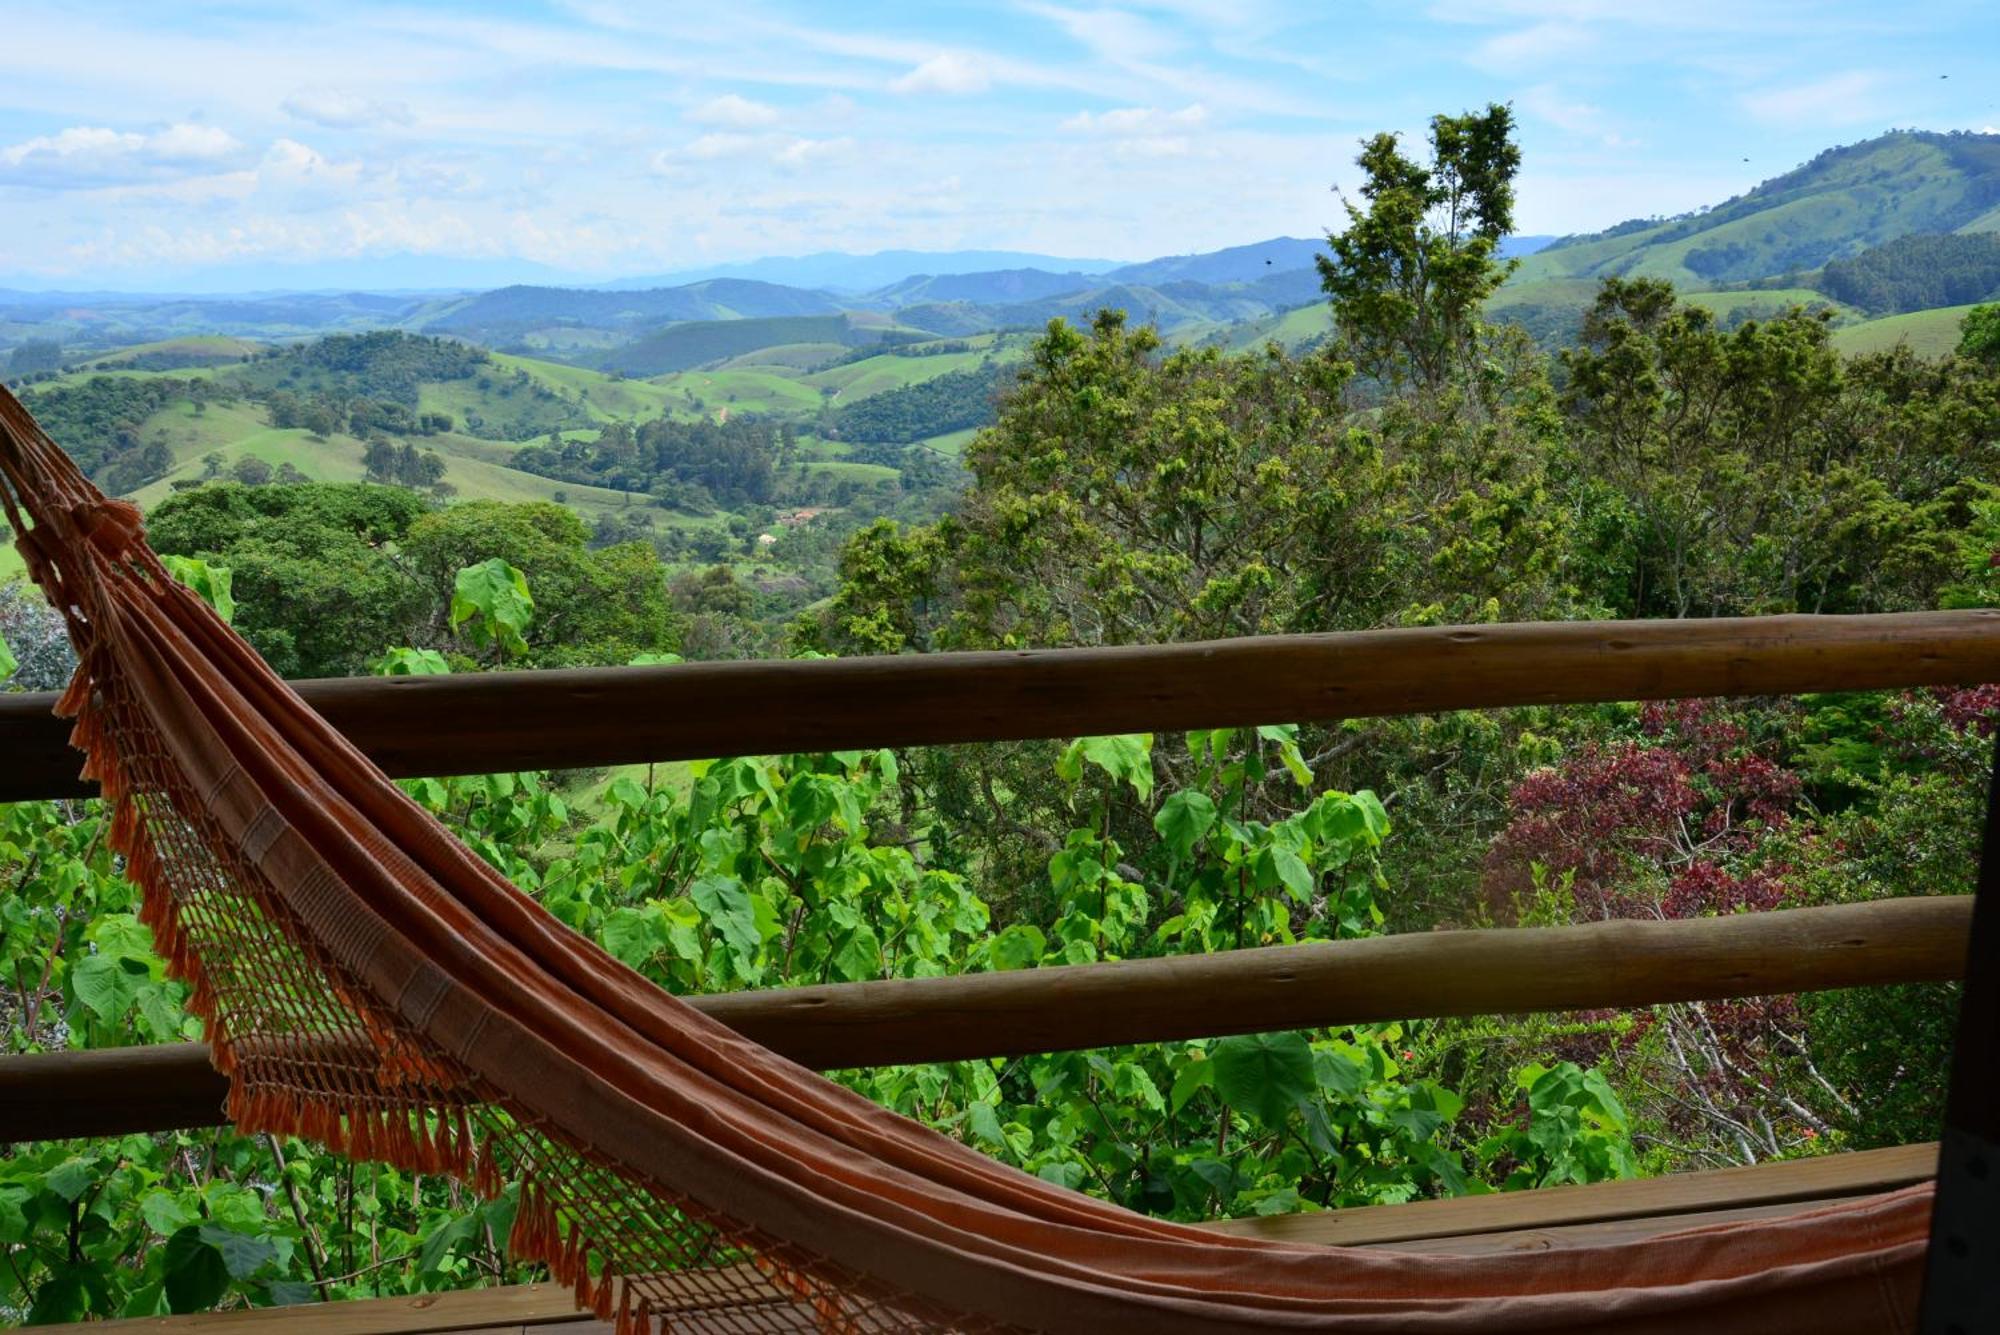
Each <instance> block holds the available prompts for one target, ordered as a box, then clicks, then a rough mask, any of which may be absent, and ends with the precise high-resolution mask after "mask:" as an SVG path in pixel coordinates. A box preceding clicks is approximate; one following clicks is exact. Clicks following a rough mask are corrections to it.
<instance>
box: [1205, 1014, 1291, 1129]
mask: <svg viewBox="0 0 2000 1335" xmlns="http://www.w3.org/2000/svg"><path fill="white" fill-rule="evenodd" d="M1209 1060H1210V1061H1212V1062H1214V1063H1215V1092H1216V1094H1217V1095H1218V1096H1219V1097H1220V1098H1221V1099H1222V1100H1223V1102H1225V1103H1227V1104H1229V1105H1231V1106H1232V1107H1235V1108H1238V1109H1241V1110H1242V1111H1244V1112H1246V1113H1249V1114H1250V1115H1251V1116H1253V1117H1255V1118H1256V1119H1257V1120H1258V1121H1260V1122H1262V1123H1263V1124H1264V1125H1265V1126H1269V1127H1276V1126H1281V1125H1283V1123H1284V1121H1285V1119H1286V1118H1287V1117H1289V1116H1291V1114H1292V1112H1293V1110H1294V1109H1296V1108H1297V1107H1298V1106H1299V1104H1300V1103H1302V1102H1303V1101H1305V1100H1306V1099H1308V1098H1310V1097H1312V1095H1313V1093H1314V1092H1315V1091H1316V1090H1317V1088H1318V1081H1317V1080H1315V1079H1314V1076H1313V1057H1312V1049H1311V1048H1310V1047H1309V1046H1307V1044H1306V1041H1305V1039H1303V1038H1301V1037H1300V1036H1299V1035H1297V1034H1246V1035H1243V1036H1241V1037H1238V1038H1225V1039H1223V1040H1222V1041H1221V1042H1220V1043H1217V1044H1216V1045H1215V1046H1214V1047H1213V1048H1212V1049H1210V1051H1209Z"/></svg>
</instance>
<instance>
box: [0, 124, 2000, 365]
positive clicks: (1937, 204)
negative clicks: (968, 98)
mask: <svg viewBox="0 0 2000 1335" xmlns="http://www.w3.org/2000/svg"><path fill="white" fill-rule="evenodd" d="M1941 233H1949V234H1959V235H1964V236H1975V237H1976V236H1980V235H1982V234H1987V233H1991V234H1994V235H1995V236H1996V237H1997V238H2000V134H1972V133H1948V134H1941V133H1932V132H1925V131H1915V130H1903V131H1894V132H1891V133H1889V134H1885V135H1881V136H1878V137H1876V138H1874V139H1870V140H1866V141H1864V142H1861V143H1858V144H1852V145H1847V146H1844V147H1840V148H1833V149H1829V150H1827V151H1826V152H1824V153H1821V154H1820V155H1819V156H1818V157H1816V158H1814V159H1813V160H1812V161H1810V162H1807V163H1805V164H1803V165H1801V166H1799V167H1798V168H1796V169H1794V170H1792V171H1789V172H1786V173H1784V174H1783V175H1781V176H1778V177H1774V178H1773V179H1771V180H1768V181H1766V182H1764V183H1763V184H1761V185H1759V186H1757V187H1756V188H1754V189H1752V190H1750V191H1748V192H1746V193H1744V194H1742V195H1740V196H1737V197H1735V198H1732V199H1728V200H1724V201H1722V202H1720V203H1718V204H1715V205H1713V206H1711V207H1708V208H1705V209H1701V210H1698V211H1696V212H1693V213H1689V214H1685V215H1682V216H1679V217H1673V218H1645V219H1634V220H1632V221H1630V222H1626V223H1621V224H1619V225H1618V226H1615V227H1612V228H1609V229H1606V230H1605V231H1603V232H1598V233H1594V234H1590V235H1581V236H1567V237H1561V238H1552V237H1542V236H1534V237H1512V238H1509V239H1508V240H1507V242H1506V243H1505V245H1504V249H1503V253H1504V254H1506V255H1508V256H1509V257H1511V258H1514V259H1516V260H1518V261H1519V264H1518V268H1517V270H1516V272H1515V273H1514V275H1513V276H1512V277H1511V279H1510V280H1509V282H1508V283H1507V285H1506V286H1505V287H1504V288H1503V289H1502V290H1501V292H1500V293H1499V294H1498V295H1497V296H1496V297H1495V298H1494V301H1493V303H1492V308H1493V310H1494V312H1495V313H1496V314H1497V315H1500V316H1503V317H1506V318H1512V319H1516V320H1518V321H1519V322H1520V323H1523V324H1525V325H1527V326H1528V327H1529V328H1530V329H1531V330H1532V331H1533V332H1535V333H1536V334H1537V336H1538V337H1544V338H1546V339H1548V340H1550V341H1558V340H1560V339H1562V338H1565V337H1567V336H1568V335H1569V334H1570V333H1572V332H1573V331H1574V328H1575V321H1576V317H1577V315H1578V313H1579V312H1580V311H1581V309H1582V308H1583V306H1584V305H1585V304H1587V303H1588V301H1589V300H1590V297H1591V295H1592V293H1593V292H1594V291H1595V288H1596V286H1597V283H1598V282H1599V281H1600V280H1601V279H1602V278H1604V277H1606V276H1609V275H1633V276H1649V277H1660V278H1665V279H1670V280H1672V281H1673V282H1674V283H1675V284H1676V285H1677V286H1679V287H1681V288H1682V289H1683V290H1684V291H1687V292H1690V293H1693V294H1697V296H1696V298H1695V299H1699V300H1701V301H1702V302H1703V303H1704V304H1707V305H1709V306H1710V307H1711V308H1713V309H1715V310H1716V311H1717V313H1718V315H1719V316H1721V317H1722V318H1727V319H1735V318H1746V317H1747V316H1749V315H1755V314H1763V313H1765V312H1767V311H1769V310H1773V309H1778V308H1782V306H1783V305H1784V304H1787V303H1791V302H1798V301H1806V302H1823V303H1824V304H1826V305H1828V306H1829V307H1831V308H1833V309H1835V311H1836V313H1837V314H1840V315H1842V316H1843V318H1849V319H1860V318H1862V317H1864V316H1866V315H1869V314H1877V313H1883V311H1884V310H1885V309H1888V308H1883V307H1879V306H1878V307H1874V308H1870V307H1869V306H1868V304H1866V303H1863V304H1862V305H1860V306H1855V305H1851V304H1843V302H1844V301H1848V302H1851V301H1852V298H1851V296H1843V295H1842V294H1851V292H1852V291H1854V290H1855V285H1854V283H1853V282H1852V281H1849V282H1847V284H1846V286H1844V287H1843V286H1842V285H1841V284H1840V283H1829V282H1827V281H1826V277H1827V275H1826V267H1827V266H1828V265H1829V264H1834V265H1836V268H1838V266H1839V265H1841V264H1849V265H1850V266H1851V265H1852V264H1856V263H1858V264H1862V265H1863V266H1864V267H1865V266H1868V265H1870V264H1873V268H1872V269H1871V270H1870V273H1871V277H1870V279H1869V282H1870V284H1871V287H1870V290H1871V291H1872V290H1875V288H1877V287H1879V286H1880V284H1881V277H1880V276H1881V273H1883V272H1888V271H1890V270H1893V269H1894V268H1895V265H1896V264H1898V263H1900V264H1902V265H1903V266H1904V267H1906V268H1907V267H1908V266H1909V265H1910V264H1911V263H1915V262H1928V257H1930V256H1931V255H1932V254H1933V251H1925V252H1923V255H1924V256H1925V257H1926V258H1925V259H1924V260H1921V261H1920V260H1918V259H1917V258H1916V257H1915V256H1913V255H1912V256H1905V257H1903V258H1902V259H1900V260H1897V261H1895V262H1894V263H1889V262H1886V261H1885V262H1884V263H1875V262H1874V261H1873V260H1872V259H1871V258H1870V257H1872V256H1875V255H1877V254H1878V253H1879V252H1880V251H1881V248H1883V247H1885V246H1886V245H1888V244H1889V243H1891V242H1896V241H1898V239H1900V238H1907V237H1909V236H1911V235H1913V234H1919V235H1921V234H1941ZM1323 246H1324V243H1323V241H1321V240H1318V239H1305V238H1298V237H1274V238H1272V239H1270V240H1267V241H1260V242H1255V243H1253V244H1250V245H1243V246H1233V247H1228V248H1225V249H1222V250H1216V251H1208V252H1203V253H1199V254H1190V255H1172V256H1162V257H1159V258H1155V259H1150V260H1145V261H1141V262H1138V263H1132V264H1118V263H1114V262H1112V261H1108V260H1097V259H1068V258H1061V257H1054V256H1048V255H1040V254H1032V253H1026V252H1015V251H947V252H920V251H882V252H879V253H876V254H873V255H850V254H843V253H835V252H826V253H822V254H817V255H807V256H799V257H791V258H772V259H765V260H757V261H752V262H748V263H744V264H734V265H725V266H717V267H714V268H710V269H706V270H683V271H680V272H677V273H673V274H664V275H659V276H657V277H656V278H652V279H646V278H641V279H632V280H627V281H623V282H619V283H613V284H596V285H593V286H587V287H577V286H543V285H523V284H515V285H510V286H504V287H497V288H492V289H489V290H473V291H459V292H449V293H437V292H429V293H423V292H419V293H353V292H342V293H288V294H270V295H247V294H246V295H241V296H221V297H215V296H210V297H203V296H185V295H182V296H154V295H134V294H117V293H102V292H78V293H10V292H0V348H4V347H6V346H9V345H12V344H17V343H19V342H22V341H24V340H26V339H28V338H37V337H40V338H53V339H57V340H60V341H61V342H63V343H64V344H65V345H66V346H67V347H80V348H84V349H92V348H101V347H112V346H117V345H120V344H131V343H135V342H140V341H143V340H149V339H159V338H167V337H175V336H179V335H186V334H193V333H201V334H227V335H233V336H241V337H251V338H263V339H287V338H296V337H302V336H308V335H312V334H320V333H331V332H339V331H352V330H363V329H375V328H400V329H406V330H412V331H418V332H425V333H433V334H444V335H450V336H453V337H458V338H463V339H467V340H469V341H472V342H477V343H481V344H484V345H487V346H490V347H495V348H501V349H511V350H515V351H521V352H532V353H534V354H536V355H539V356H544V357H554V358H557V359H561V360H566V361H571V362H575V363H578V364H581V365H586V366H600V367H605V368H607V369H618V370H621V371H623V372H625V373H626V374H628V375H644V374H659V373H663V372H665V371H672V370H680V369H687V368H688V367H689V366H690V365H692V363H689V362H688V361H687V358H688V357H690V356H693V355H696V354H697V353H699V352H703V351H708V352H712V353H713V355H715V356H718V357H724V356H740V355H742V353H744V352H746V351H749V350H751V348H752V345H754V344H755V341H756V340H757V339H760V338H761V339H767V340H775V342H766V343H764V344H762V345H759V346H776V345H780V344H783V343H802V344H811V345H813V346H815V347H819V348H822V349H824V348H833V349H836V350H837V349H839V348H841V347H852V346H856V345H858V344H863V343H867V342H871V341H883V342H887V343H893V342H895V341H897V340H899V339H901V340H908V339H914V338H920V337H933V338H935V337H961V336H967V335H971V334H976V333H982V332H988V331H993V330H1005V329H1020V328H1034V327H1038V326H1040V325H1041V324H1044V323H1046V322H1047V321H1048V320H1049V319H1051V318H1054V317H1056V316H1064V317H1069V318H1087V317H1088V316H1089V315H1090V314H1091V313H1092V312H1094V311H1096V310H1098V309H1100V308H1104V307H1118V308H1122V309H1124V310H1126V311H1127V312H1129V313H1130V314H1131V316H1132V317H1133V318H1134V319H1135V320H1143V321H1149V322H1152V323H1154V324H1157V325H1158V326H1159V327H1160V328H1161V329H1162V330H1163V331H1165V332H1167V333H1169V334H1170V335H1172V336H1174V337H1176V338H1178V339H1180V340H1183V341H1191V340H1202V339H1214V340H1218V341H1223V342H1226V343H1230V344H1231V345H1239V344H1240V338H1239V335H1240V334H1243V333H1245V332H1249V333H1256V334H1258V335H1259V336H1261V331H1263V330H1264V329H1266V328H1272V329H1279V330H1281V331H1285V334H1286V336H1287V337H1294V338H1299V337H1310V336H1311V335H1312V332H1313V331H1314V330H1320V331H1323V330H1324V327H1325V322H1324V320H1323V319H1321V320H1317V321H1314V320H1306V321H1290V320H1289V319H1288V317H1287V312H1291V311H1301V310H1302V308H1305V307H1309V306H1316V305H1317V304H1318V303H1319V302H1320V300H1321V293H1320V286H1319V278H1318V274H1317V272H1316V270H1315V268H1314V263H1313V261H1314V258H1315V256H1316V255H1317V254H1319V253H1320V252H1321V250H1322V249H1323ZM1960 249H1961V250H1965V249H1967V248H1966V247H1961V248H1960ZM1970 250H1973V251H1978V250H1980V247H1978V246H1971V247H1970ZM1936 253H1939V254H1942V253H1944V252H1936ZM1951 253H1952V254H1953V255H1957V254H1958V253H1959V252H1957V251H1953V252H1951ZM1857 257H1858V258H1857ZM1964 263H1965V265H1966V266H1968V267H1967V275H1966V276H1965V277H1966V281H1965V282H1960V283H1957V284H1956V285H1953V284H1941V285H1940V284H1933V286H1934V287H1936V288H1937V290H1950V291H1953V292H1955V293H1962V292H1963V291H1964V290H1969V288H1968V286H1967V285H1968V283H1969V284H1970V285H1971V286H1974V287H1977V286H1979V285H1980V284H1982V283H1983V282H1984V279H1983V278H1982V277H1980V276H1979V275H1983V274H1984V273H1985V269H1984V268H1983V267H1981V266H1983V265H1984V264H1985V263H1986V260H1985V259H1984V258H1983V256H1982V255H1980V254H1973V255H1969V256H1967V257H1966V258H1965V261H1964ZM1837 276H1838V275H1836V277H1837ZM1850 278H1851V275H1850ZM669 280H672V281H669ZM1892 299H1893V298H1892ZM1893 309H1895V310H1897V311H1899V312H1901V311H1908V310H1910V309H1911V306H1910V304H1909V303H1908V302H1904V303H1903V304H1901V305H1899V306H1895V307H1894V308H1893ZM736 321H755V322H762V324H761V325H759V326H746V327H743V328H739V329H733V330H730V331H729V332H728V333H727V334H726V335H725V334H721V333H717V334H716V335H714V336H710V335H708V334H705V333H702V332H700V331H695V330H687V329H683V328H682V327H684V326H691V325H703V324H717V323H724V322H736ZM800 321H819V322H820V324H818V325H812V326H810V330H811V332H809V333H802V332H801V331H802V330H807V329H808V326H807V325H804V324H800V323H798V322H800ZM676 329H682V332H680V333H674V332H672V331H674V330H676ZM801 355H803V354H801Z"/></svg>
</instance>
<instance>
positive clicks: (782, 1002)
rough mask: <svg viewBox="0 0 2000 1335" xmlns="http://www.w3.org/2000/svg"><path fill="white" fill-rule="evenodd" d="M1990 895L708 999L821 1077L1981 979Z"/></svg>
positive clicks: (22, 1109) (40, 1067) (160, 1073)
mask: <svg viewBox="0 0 2000 1335" xmlns="http://www.w3.org/2000/svg"><path fill="white" fill-rule="evenodd" d="M1971 917H1972V900H1971V899H1970V898H1969V897H1963V896H1939V897H1935V898H1923V899H1896V900H1883V901H1880V902H1877V903H1872V904H1850V905H1839V906H1835V907H1830V908H1812V909H1788V910H1783V911H1780V912H1775V913H1753V914H1739V915H1736V916H1733V917H1727V918H1704V919H1695V920H1689V921H1680V922H1605V923H1591V924H1587V925H1584V926H1579V927H1547V928H1528V929H1522V928H1516V929H1506V928H1502V929H1495V930H1490V931H1470V932H1418V933H1410V934H1407V935H1401V936H1384V937H1371V938H1366V939H1362V940H1357V941H1342V942H1334V943H1326V944H1318V945H1301V946H1274V947H1267V948H1264V949H1257V950H1238V951H1228V952H1224V953H1221V954H1215V955H1187V956H1175V957H1172V958H1167V959H1147V960H1130V961H1126V962H1122V963H1113V964H1087V965H1074V966H1067V967H1061V968H1048V969H1030V970H1023V971H1019V972H1013V973H985V974H969V975H965V976H961V977H954V978H918V979H907V980H891V981H886V982H875V983H845V984H836V985H832V986H826V987H800V988H783V989H774V990H771V991H764V992H736V993H728V994H724V995H719V996H704V997H695V998H691V999H690V1000H692V1002H693V1004H694V1005H696V1006H698V1007H700V1008H701V1009H702V1010H704V1011H706V1012H708V1013H709V1014H710V1015H713V1016H715V1017H716V1018H717V1019H719V1020H722V1021H724V1022H725V1023H727V1024H729V1025H731V1026H732V1027H734V1028H736V1029H737V1030H739V1031H740V1032H742V1033H744V1034H745V1035H747V1036H749V1037H751V1038H753V1039H756V1040H757V1041H758V1042H760V1043H763V1044H765V1045H767V1046H769V1047H771V1048H774V1049H776V1050H777V1051H779V1052H782V1053H784V1054H786V1055H787V1056H789V1057H792V1058H793V1059H795V1060H797V1061H800V1062H803V1063H805V1064H806V1065H809V1066H813V1067H817V1068H820V1069H823V1070H824V1069H836V1068H843V1067H860V1066H890V1065H899V1064H903V1063H909V1062H927V1061H954V1060H960V1059H969V1058H978V1057H1006V1056H1016V1055H1021V1054H1025V1053H1035V1052H1054V1051H1063V1050H1069V1049H1078V1048H1099V1047H1112V1046H1116V1045H1119V1044H1124V1043H1143V1042H1153V1041H1162V1040H1168V1039H1185V1038H1209V1037H1218V1036H1222V1035H1226V1034H1245V1033H1258V1032H1264V1031H1270V1030H1278V1029H1299V1028H1312V1027H1319V1026H1324V1025H1341V1024H1359V1023H1364V1022H1368V1021H1374V1020H1400V1019H1419V1018H1426V1017H1437V1016H1452V1015H1491V1014H1507V1013H1514V1012H1523V1011H1563V1010H1589V1009H1596V1008H1600V1007H1607V1008H1608V1007H1624V1006H1643V1005H1650V1004H1655V1003H1661V1002H1670V1001H1699V1000H1710V999H1715V998H1721V997H1740V996H1764V995H1771V994H1777V993H1788V992H1809V991H1817V990H1823V989H1826V988H1836V987H1861V986H1867V985H1871V984H1878V983H1903V982H1922V981H1937V980H1942V979H1950V978H1958V977H1962V976H1963V973H1964V968H1965V941H1966V931H1967V926H1968V924H1969V923H1970V921H1971ZM224 1093H225V1086H224V1084H223V1081H222V1077H221V1076H219V1075H216V1074H215V1073H214V1072H212V1071H211V1070H210V1069H209V1066H208V1059H207V1053H206V1050H205V1049H204V1048H203V1047H202V1046H201V1045H200V1044H192V1043H190V1044H179V1045H175V1046H172V1047H155V1048H120V1049H111V1050H108V1051H98V1052H75V1053H53V1054H45V1055H39V1056H30V1057H12V1058H7V1059H5V1060H0V1142H10V1141H17V1140H44V1139H57V1138H62V1137H68V1136H85V1135H116V1134H123V1133H126V1132H133V1131H159V1130H169V1129H172V1128H176V1127H187V1126H207V1125H213V1124H215V1123H216V1122H218V1121H220V1120H221V1108H222V1100H223V1095H224Z"/></svg>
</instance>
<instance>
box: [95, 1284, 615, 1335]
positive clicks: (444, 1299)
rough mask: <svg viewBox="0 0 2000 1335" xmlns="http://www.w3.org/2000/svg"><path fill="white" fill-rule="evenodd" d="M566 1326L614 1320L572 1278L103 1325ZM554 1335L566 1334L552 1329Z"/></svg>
mask: <svg viewBox="0 0 2000 1335" xmlns="http://www.w3.org/2000/svg"><path fill="white" fill-rule="evenodd" d="M548 1326H559V1327H560V1328H561V1330H560V1332H559V1335H601V1333H602V1332H608V1331H610V1330H611V1327H610V1326H609V1325H608V1324H606V1323H604V1322H601V1321H598V1320H597V1319H596V1318H595V1317H593V1316H591V1315H590V1314H589V1313H587V1312H578V1311H577V1310H576V1294H575V1291H574V1290H572V1289H571V1288H570V1287H569V1286H568V1285H565V1284H514V1285H508V1286H506V1287H503V1288H491V1289H462V1290H459V1291H456V1292H452V1293H422V1294H415V1295H412V1296H409V1297H401V1298H356V1299H350V1300H348V1301H346V1302H333V1303H302V1304H300V1305H298V1306H296V1307H259V1308H246V1309H241V1310H238V1311H234V1312H195V1313H190V1314H189V1315H187V1316H156V1317H135V1318H130V1319H127V1320H124V1321H104V1322H98V1323H95V1324H94V1325H93V1327H92V1328H93V1329H95V1330H103V1331H119V1332H128V1333H129V1335H139V1333H140V1332H143V1331H149V1330H156V1331H171V1332H174V1335H206V1332H209V1331H215V1332H219V1333H220V1335H256V1333H257V1332H265V1331H268V1332H280V1331H282V1332H283V1335H424V1333H425V1332H431V1331H439V1332H443V1331H454V1332H460V1333H461V1335H484V1333H485V1332H488V1331H495V1330H511V1331H523V1332H525V1333H526V1335H532V1332H534V1331H535V1330H538V1329H540V1328H543V1327H548ZM551 1335H558V1333H557V1332H551Z"/></svg>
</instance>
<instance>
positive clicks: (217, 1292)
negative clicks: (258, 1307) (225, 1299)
mask: <svg viewBox="0 0 2000 1335" xmlns="http://www.w3.org/2000/svg"><path fill="white" fill-rule="evenodd" d="M203 1232H204V1227H203V1225H200V1224H189V1225H188V1226H187V1227H186V1228H183V1229H181V1230H180V1231H179V1232H177V1233H175V1234H174V1235H173V1236H172V1237H171V1238H168V1239H167V1249H166V1267H165V1271H164V1278H165V1282H166V1289H167V1306H168V1308H169V1309H171V1310H172V1311H173V1312H174V1313H175V1314H177V1315H178V1314H179V1313H182V1312H202V1311H206V1310H207V1309H209V1308H211V1307H213V1306H215V1304H216V1302H217V1301H218V1300H220V1299H221V1297H222V1295H223V1293H224V1292H226V1291H227V1290H228V1288H229V1266H228V1263H227V1262H225V1261H224V1260H223V1259H222V1253H221V1252H220V1251H219V1250H217V1249H216V1248H215V1247H214V1246H213V1245H212V1244H211V1243H210V1242H209V1241H208V1240H207V1239H206V1238H204V1237H203V1236H202V1233H203Z"/></svg>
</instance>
